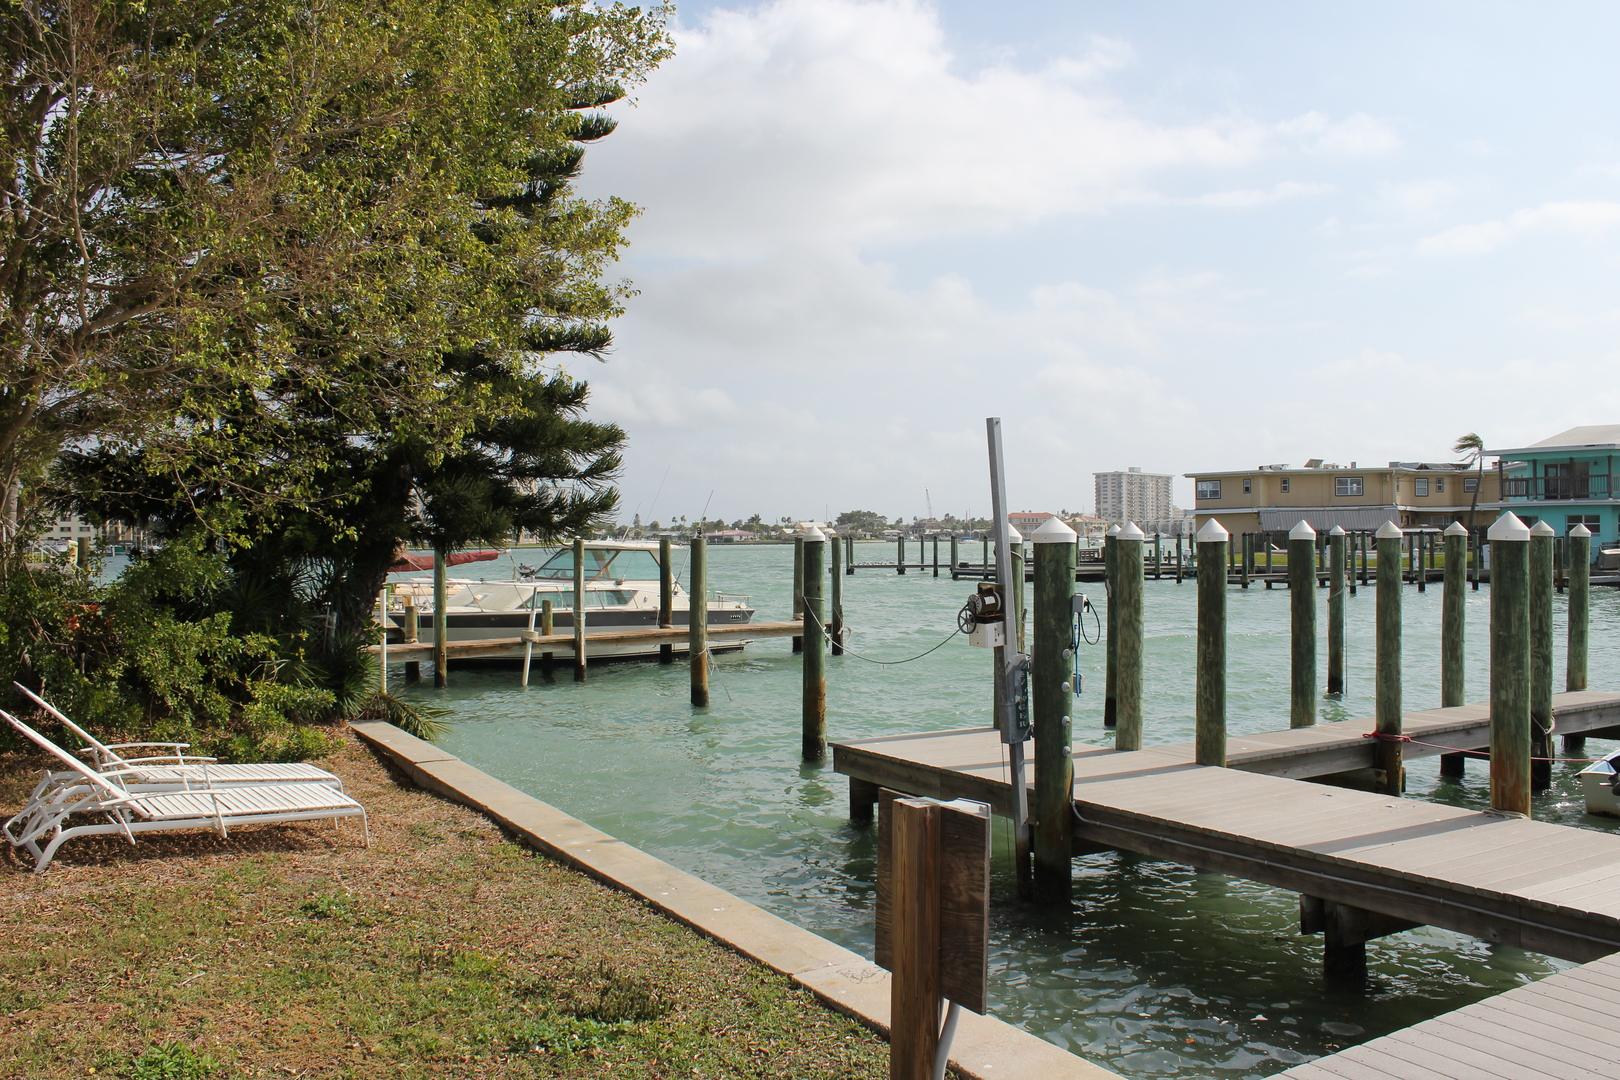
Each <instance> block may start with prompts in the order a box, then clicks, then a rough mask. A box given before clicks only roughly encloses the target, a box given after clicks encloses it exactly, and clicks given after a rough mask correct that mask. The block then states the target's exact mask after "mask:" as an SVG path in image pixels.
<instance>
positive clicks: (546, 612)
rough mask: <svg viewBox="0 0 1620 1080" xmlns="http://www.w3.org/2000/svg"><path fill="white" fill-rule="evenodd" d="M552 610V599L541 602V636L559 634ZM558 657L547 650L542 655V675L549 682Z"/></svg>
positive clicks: (548, 598)
mask: <svg viewBox="0 0 1620 1080" xmlns="http://www.w3.org/2000/svg"><path fill="white" fill-rule="evenodd" d="M552 609H553V605H552V601H551V598H550V597H547V598H546V599H544V600H542V601H540V635H541V636H542V637H550V636H551V635H552V634H555V633H556V632H557V620H556V617H555V616H554V615H553V614H552ZM556 656H557V654H556V653H554V652H552V651H551V650H550V649H546V650H545V651H544V652H542V653H541V654H540V674H542V675H544V676H545V677H546V681H547V682H550V681H551V666H552V663H553V662H554V661H555V659H556Z"/></svg>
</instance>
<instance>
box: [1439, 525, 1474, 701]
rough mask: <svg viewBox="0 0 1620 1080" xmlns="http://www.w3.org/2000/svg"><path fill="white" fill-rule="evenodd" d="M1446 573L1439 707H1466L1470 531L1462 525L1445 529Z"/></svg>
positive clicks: (1443, 595)
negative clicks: (1466, 588)
mask: <svg viewBox="0 0 1620 1080" xmlns="http://www.w3.org/2000/svg"><path fill="white" fill-rule="evenodd" d="M1445 538H1446V572H1445V577H1444V578H1443V579H1442V585H1441V591H1440V707H1441V708H1443V709H1444V708H1451V707H1453V706H1457V705H1462V704H1464V700H1463V698H1464V694H1465V689H1464V683H1465V680H1464V674H1463V672H1464V667H1465V664H1464V660H1463V641H1464V637H1465V632H1464V620H1463V614H1464V605H1465V600H1464V598H1463V591H1464V588H1463V586H1464V584H1465V582H1464V580H1463V572H1464V570H1465V569H1466V568H1467V565H1468V530H1467V529H1465V528H1463V526H1462V523H1461V522H1456V521H1454V522H1452V523H1451V524H1450V525H1448V526H1446V532H1445Z"/></svg>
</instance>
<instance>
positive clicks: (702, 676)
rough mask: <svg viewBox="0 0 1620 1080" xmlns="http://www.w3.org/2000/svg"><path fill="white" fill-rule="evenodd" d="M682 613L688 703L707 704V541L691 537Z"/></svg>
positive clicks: (698, 537) (700, 705)
mask: <svg viewBox="0 0 1620 1080" xmlns="http://www.w3.org/2000/svg"><path fill="white" fill-rule="evenodd" d="M690 594H691V599H690V601H689V603H688V607H689V608H690V610H689V612H688V614H687V617H686V630H687V633H686V655H687V660H688V662H689V663H690V664H691V667H692V704H693V705H697V706H699V707H703V706H707V705H708V704H709V599H708V597H709V542H708V541H707V540H706V539H704V538H703V537H701V536H697V537H694V538H693V539H692V586H691V589H690Z"/></svg>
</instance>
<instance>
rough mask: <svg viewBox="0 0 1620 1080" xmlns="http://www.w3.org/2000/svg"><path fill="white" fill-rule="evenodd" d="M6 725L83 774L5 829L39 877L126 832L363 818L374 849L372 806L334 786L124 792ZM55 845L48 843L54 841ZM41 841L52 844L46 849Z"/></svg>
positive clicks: (39, 738)
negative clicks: (90, 841) (81, 845)
mask: <svg viewBox="0 0 1620 1080" xmlns="http://www.w3.org/2000/svg"><path fill="white" fill-rule="evenodd" d="M0 719H4V720H5V721H6V722H7V723H8V724H10V725H11V726H12V727H13V728H15V729H17V730H18V731H19V732H21V733H22V734H23V735H25V736H27V737H28V738H29V739H31V740H33V741H34V742H35V743H36V744H37V745H39V746H40V747H41V748H42V749H44V750H45V751H47V752H48V753H50V754H52V755H54V756H55V757H56V758H57V759H58V760H60V761H62V762H63V763H65V764H66V765H67V766H68V768H69V769H70V770H71V771H73V772H75V773H77V774H79V777H80V779H81V781H82V782H81V783H79V784H73V785H70V784H58V785H55V786H54V788H53V789H52V790H51V791H50V793H49V795H48V797H47V798H46V799H45V800H43V801H41V802H40V803H38V804H35V805H33V806H31V807H30V808H28V809H26V810H25V811H24V813H22V814H19V815H17V817H14V818H12V819H11V820H10V821H8V822H6V823H5V825H4V826H0V830H3V831H4V832H5V835H6V839H7V840H9V841H10V842H11V846H12V847H14V848H19V847H20V848H25V849H27V851H28V853H29V854H30V855H32V856H33V858H34V873H36V874H42V873H44V872H45V868H46V867H48V866H49V865H50V864H51V859H52V857H53V856H55V854H56V849H57V848H59V847H61V846H62V844H63V843H65V842H66V841H68V840H71V839H73V838H74V837H76V836H97V835H108V834H111V833H121V834H123V835H124V836H126V837H128V839H129V842H130V843H131V844H133V843H135V834H136V833H138V832H178V831H180V830H182V829H212V830H214V831H216V832H218V833H219V835H220V836H225V835H226V830H227V828H228V827H230V826H232V825H257V824H280V823H285V822H291V821H319V820H326V819H328V818H329V819H331V820H332V824H333V825H334V826H336V825H337V824H338V821H339V819H341V818H346V817H358V818H359V819H360V823H361V826H362V827H363V828H364V830H365V840H366V846H367V847H370V846H371V824H370V822H369V821H368V820H367V819H366V811H365V807H363V806H361V805H360V804H359V803H358V802H356V801H355V800H354V799H352V798H350V797H349V796H348V795H346V794H344V793H343V792H341V791H339V790H338V789H337V788H334V787H332V786H330V785H328V784H251V785H243V786H240V787H201V788H191V789H190V790H164V791H150V790H139V789H129V788H125V787H121V786H119V784H118V783H117V782H116V778H115V777H109V776H104V775H102V774H101V773H98V772H96V771H95V770H94V769H92V768H90V767H89V766H88V765H85V764H84V763H83V762H80V761H78V760H77V759H76V758H74V756H73V755H72V754H69V753H68V752H67V751H66V750H63V749H62V748H61V747H60V746H57V745H56V744H55V743H53V742H51V740H49V739H47V738H46V737H45V736H43V735H41V734H40V733H39V732H37V731H35V730H34V729H33V728H31V727H29V726H28V725H27V724H25V723H23V722H22V721H21V720H18V719H17V718H16V717H14V716H12V715H11V714H10V713H8V712H6V711H5V710H3V709H0ZM84 815H92V816H104V817H105V819H106V820H104V821H101V822H95V823H92V824H85V825H74V824H71V822H72V821H73V820H75V819H79V818H82V817H83V816H84ZM46 838H48V839H46ZM41 839H46V843H45V846H44V847H43V848H41V847H40V841H41Z"/></svg>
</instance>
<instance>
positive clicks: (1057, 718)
mask: <svg viewBox="0 0 1620 1080" xmlns="http://www.w3.org/2000/svg"><path fill="white" fill-rule="evenodd" d="M1031 539H1033V540H1034V543H1035V594H1034V597H1033V603H1034V605H1035V611H1034V614H1035V641H1034V649H1033V652H1032V653H1031V669H1030V721H1031V724H1032V726H1033V727H1034V735H1035V805H1034V806H1033V807H1032V808H1031V816H1032V817H1033V819H1034V820H1033V821H1032V822H1031V825H1032V828H1031V832H1032V833H1033V836H1032V846H1033V848H1034V856H1035V858H1034V862H1035V866H1034V884H1035V895H1036V898H1037V899H1040V900H1044V901H1049V902H1067V901H1068V899H1069V894H1070V888H1071V882H1072V880H1073V877H1074V865H1073V858H1074V855H1073V852H1074V844H1073V837H1074V822H1073V817H1074V815H1073V812H1072V807H1073V804H1074V758H1073V757H1072V756H1071V754H1072V752H1073V750H1072V748H1073V743H1072V741H1071V738H1072V727H1071V713H1072V711H1073V709H1074V693H1073V690H1072V688H1071V687H1070V685H1069V679H1070V677H1071V676H1070V674H1069V655H1068V654H1069V650H1070V648H1071V647H1072V641H1071V637H1070V630H1069V628H1070V626H1071V625H1072V623H1073V619H1074V564H1075V555H1074V541H1075V533H1074V530H1073V529H1071V528H1069V527H1068V526H1067V525H1065V524H1063V522H1061V521H1059V520H1058V519H1057V518H1048V519H1047V520H1046V522H1045V523H1044V524H1043V525H1041V527H1040V528H1038V529H1036V530H1035V532H1034V535H1033V536H1032V538H1031ZM1120 730H1121V731H1123V730H1124V728H1123V727H1121V729H1120Z"/></svg>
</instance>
